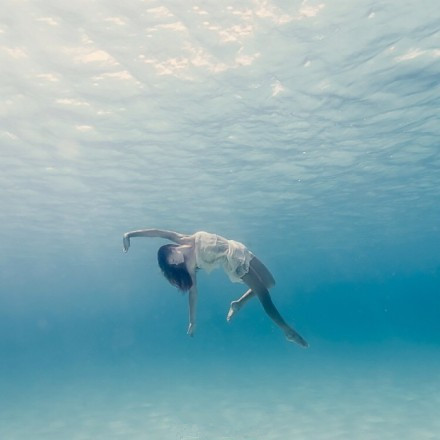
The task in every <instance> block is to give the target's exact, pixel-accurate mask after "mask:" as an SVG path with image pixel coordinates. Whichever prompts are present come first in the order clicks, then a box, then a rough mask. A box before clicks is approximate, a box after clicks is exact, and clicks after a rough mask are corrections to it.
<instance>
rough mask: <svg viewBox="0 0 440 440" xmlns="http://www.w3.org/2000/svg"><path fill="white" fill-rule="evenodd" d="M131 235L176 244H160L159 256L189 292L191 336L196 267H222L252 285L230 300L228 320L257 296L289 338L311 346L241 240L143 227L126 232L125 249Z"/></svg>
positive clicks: (176, 281)
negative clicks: (276, 299) (274, 298)
mask: <svg viewBox="0 0 440 440" xmlns="http://www.w3.org/2000/svg"><path fill="white" fill-rule="evenodd" d="M132 237H160V238H165V239H167V240H170V241H173V242H174V243H176V244H166V245H164V246H162V247H160V248H159V251H158V253H157V259H158V263H159V267H160V268H161V270H162V272H163V274H164V276H165V278H166V279H167V280H168V281H169V282H170V283H171V284H172V285H173V286H176V287H177V288H178V289H179V290H181V291H183V292H186V291H189V327H188V334H189V335H190V336H193V335H194V332H195V328H196V305H197V279H196V272H197V269H205V270H206V271H208V272H210V271H211V270H212V269H214V268H216V267H219V266H221V267H223V269H224V270H225V272H226V274H227V275H228V276H229V279H230V280H231V281H232V282H238V283H242V282H244V283H245V284H246V285H247V286H248V287H249V290H248V291H247V292H246V293H245V294H244V295H243V296H242V297H241V298H239V299H238V300H237V301H232V302H231V306H230V308H229V312H228V315H227V320H228V322H229V321H230V320H231V318H232V317H233V316H234V315H235V314H236V313H237V312H238V311H239V310H240V309H241V308H242V307H243V306H244V304H246V302H247V301H249V300H250V299H251V298H253V297H254V296H257V298H258V299H259V300H260V302H261V304H262V306H263V308H264V311H265V312H266V313H267V315H269V317H270V318H271V319H272V320H273V321H274V322H275V324H276V325H277V326H278V327H279V328H280V329H281V330H282V331H283V332H284V334H285V336H286V339H287V340H288V341H290V342H296V343H297V344H299V345H301V346H302V347H308V344H307V342H306V341H305V340H304V339H303V338H302V337H301V336H300V335H299V334H298V333H297V332H296V331H295V330H294V329H293V328H292V327H290V326H289V325H288V324H287V323H286V321H284V319H283V318H282V316H281V315H280V313H279V312H278V310H277V309H276V307H275V305H274V303H273V302H272V299H271V297H270V295H269V290H268V289H270V288H271V287H273V286H274V285H275V280H274V279H273V277H272V275H271V273H270V272H269V270H268V269H267V268H266V266H264V264H263V263H262V262H261V261H260V260H259V259H258V258H257V257H256V256H255V255H254V254H252V252H250V251H249V250H248V249H247V248H246V246H244V245H243V244H242V243H239V242H237V241H234V240H227V239H226V238H224V237H221V236H220V235H216V234H210V233H208V232H203V231H199V232H196V233H195V234H193V235H183V234H179V233H178V232H173V231H164V230H161V229H142V230H138V231H131V232H126V233H125V234H124V236H123V245H124V252H127V251H128V249H129V247H130V239H131V238H132Z"/></svg>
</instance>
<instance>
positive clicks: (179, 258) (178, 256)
mask: <svg viewBox="0 0 440 440" xmlns="http://www.w3.org/2000/svg"><path fill="white" fill-rule="evenodd" d="M167 261H168V264H181V263H183V262H184V261H185V258H184V256H183V253H182V251H181V250H180V249H179V248H172V251H171V252H170V254H169V255H168V258H167Z"/></svg>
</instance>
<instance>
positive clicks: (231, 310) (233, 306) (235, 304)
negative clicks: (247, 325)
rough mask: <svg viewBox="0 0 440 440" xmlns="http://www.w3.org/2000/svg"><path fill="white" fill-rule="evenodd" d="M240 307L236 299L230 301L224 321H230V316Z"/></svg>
mask: <svg viewBox="0 0 440 440" xmlns="http://www.w3.org/2000/svg"><path fill="white" fill-rule="evenodd" d="M239 309H240V306H239V305H238V301H232V302H231V305H230V306H229V312H228V316H227V317H226V321H228V322H229V321H230V320H231V319H232V317H233V316H234V315H235V314H236V313H237V312H238V310H239Z"/></svg>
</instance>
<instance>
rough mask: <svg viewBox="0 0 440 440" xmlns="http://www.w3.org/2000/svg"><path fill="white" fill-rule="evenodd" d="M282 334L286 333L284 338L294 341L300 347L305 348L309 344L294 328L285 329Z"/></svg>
mask: <svg viewBox="0 0 440 440" xmlns="http://www.w3.org/2000/svg"><path fill="white" fill-rule="evenodd" d="M284 334H285V335H286V339H287V340H288V341H289V342H296V343H297V344H298V345H301V347H304V348H307V347H308V346H309V344H308V343H307V341H306V340H305V339H304V338H303V337H302V336H301V335H300V334H298V333H297V332H296V331H295V330H293V329H291V328H290V329H287V330H285V332H284Z"/></svg>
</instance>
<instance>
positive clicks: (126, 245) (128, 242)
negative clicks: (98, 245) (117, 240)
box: [122, 234, 130, 252]
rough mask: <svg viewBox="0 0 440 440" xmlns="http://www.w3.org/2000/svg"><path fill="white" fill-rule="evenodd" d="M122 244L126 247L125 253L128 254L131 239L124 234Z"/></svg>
mask: <svg viewBox="0 0 440 440" xmlns="http://www.w3.org/2000/svg"><path fill="white" fill-rule="evenodd" d="M122 242H123V245H124V252H128V248H129V247H130V237H129V235H128V234H124V237H123V238H122Z"/></svg>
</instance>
